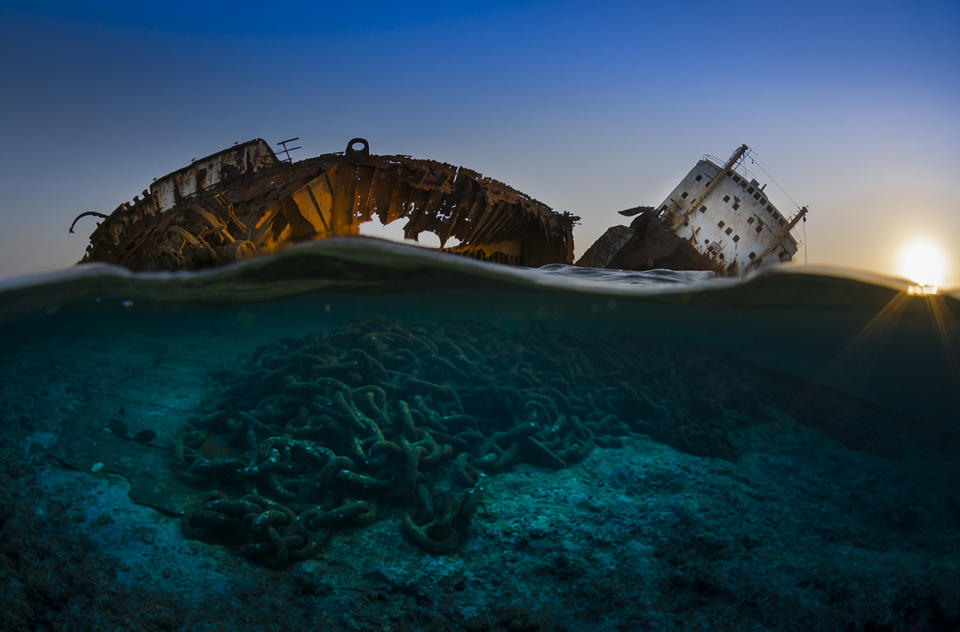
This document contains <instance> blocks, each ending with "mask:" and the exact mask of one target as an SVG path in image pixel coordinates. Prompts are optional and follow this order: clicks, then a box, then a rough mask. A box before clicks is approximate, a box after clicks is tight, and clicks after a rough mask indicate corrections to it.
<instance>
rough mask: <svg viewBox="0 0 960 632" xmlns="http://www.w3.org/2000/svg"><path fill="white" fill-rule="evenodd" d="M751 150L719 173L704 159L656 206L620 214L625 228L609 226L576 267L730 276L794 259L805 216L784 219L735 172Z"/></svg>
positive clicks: (760, 189) (759, 189)
mask: <svg viewBox="0 0 960 632" xmlns="http://www.w3.org/2000/svg"><path fill="white" fill-rule="evenodd" d="M748 151H749V148H748V147H747V146H746V145H741V146H740V147H739V148H738V149H737V150H736V151H734V152H733V154H732V155H731V156H730V158H729V159H728V160H727V161H726V162H725V163H724V164H723V166H720V164H719V162H720V161H719V160H717V159H714V158H712V157H709V156H705V157H704V158H703V159H702V160H700V161H699V162H698V163H697V164H696V165H694V167H693V168H692V169H691V170H690V172H689V173H687V175H686V176H685V177H684V178H683V180H681V181H680V183H679V184H678V185H677V186H676V187H675V188H674V189H673V191H671V192H670V194H669V195H667V197H666V199H665V200H664V201H663V202H662V203H661V204H660V206H658V207H652V206H637V207H634V208H630V209H626V210H624V211H620V214H621V215H624V216H627V217H633V216H635V217H634V219H633V221H632V222H631V224H630V226H629V227H627V226H613V227H611V228H609V229H607V231H606V232H605V233H604V234H603V235H602V236H601V237H600V238H599V239H598V240H597V241H596V242H594V244H593V245H592V246H590V248H588V249H587V251H586V252H584V254H583V256H582V257H580V259H579V260H578V261H577V265H581V266H587V267H595V268H620V269H627V270H650V269H653V268H668V269H673V270H712V271H714V272H716V273H717V274H722V275H728V276H736V275H737V274H742V273H744V272H747V271H749V270H751V269H753V268H756V267H759V266H762V265H769V264H771V263H776V262H782V261H790V260H792V259H793V256H794V255H795V254H796V252H797V248H798V244H797V240H796V239H794V237H793V236H792V235H791V231H792V230H793V228H794V227H795V226H796V225H797V223H798V222H800V221H801V220H803V219H804V218H805V217H806V214H807V208H806V207H803V208H800V209H798V212H797V213H796V214H795V215H794V216H793V217H792V218H790V219H787V218H786V217H784V216H783V215H782V214H781V213H780V211H779V210H777V208H776V207H775V206H774V205H773V203H772V202H771V201H770V200H769V199H768V198H767V196H766V194H765V192H764V189H765V188H766V185H761V184H760V183H759V182H757V180H756V179H753V178H749V179H748V177H746V176H744V175H743V174H741V173H740V172H739V171H738V170H737V167H738V165H739V164H740V163H741V162H742V160H743V158H744V157H745V156H746V155H747V152H748Z"/></svg>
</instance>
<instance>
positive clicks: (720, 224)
mask: <svg viewBox="0 0 960 632" xmlns="http://www.w3.org/2000/svg"><path fill="white" fill-rule="evenodd" d="M717 226H719V227H720V228H723V227H724V226H726V224H724V223H723V220H721V221H720V223H719V224H717Z"/></svg>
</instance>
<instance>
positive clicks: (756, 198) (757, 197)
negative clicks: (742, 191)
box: [753, 193, 763, 204]
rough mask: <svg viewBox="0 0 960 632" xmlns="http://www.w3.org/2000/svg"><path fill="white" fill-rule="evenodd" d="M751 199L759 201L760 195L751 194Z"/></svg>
mask: <svg viewBox="0 0 960 632" xmlns="http://www.w3.org/2000/svg"><path fill="white" fill-rule="evenodd" d="M753 199H754V200H759V199H760V194H759V193H754V194H753ZM761 204H763V203H762V202H761Z"/></svg>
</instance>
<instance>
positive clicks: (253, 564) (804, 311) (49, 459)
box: [0, 240, 960, 631]
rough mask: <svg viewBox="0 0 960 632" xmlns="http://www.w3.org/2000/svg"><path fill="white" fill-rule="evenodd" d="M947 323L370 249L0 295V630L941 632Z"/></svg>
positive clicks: (805, 284) (809, 295)
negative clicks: (1, 600)
mask: <svg viewBox="0 0 960 632" xmlns="http://www.w3.org/2000/svg"><path fill="white" fill-rule="evenodd" d="M958 307H960V306H958V299H957V296H956V295H955V294H945V295H938V296H914V295H911V294H909V293H908V289H907V287H906V285H904V284H900V283H898V282H896V281H892V280H887V279H876V278H874V279H870V278H864V277H862V276H856V275H853V274H851V273H843V274H838V273H837V272H836V271H824V270H811V269H793V270H790V271H775V272H772V273H766V274H762V275H758V276H755V277H752V278H750V279H748V280H747V281H745V282H732V281H729V280H722V279H721V280H717V279H710V278H707V277H705V276H704V275H702V274H696V273H695V274H687V273H671V272H666V271H655V272H653V273H616V272H611V271H591V270H583V269H575V268H568V267H562V266H559V267H558V266H552V267H549V268H547V269H542V270H521V269H513V268H504V267H502V266H496V265H490V264H480V263H477V262H473V261H469V260H464V259H462V258H457V257H453V256H445V255H437V254H433V253H428V252H424V251H422V250H418V249H413V248H409V247H404V246H395V245H387V244H382V243H379V242H373V241H367V240H331V242H329V243H327V242H321V243H319V244H314V245H311V246H308V247H306V248H293V249H291V250H289V251H285V252H283V253H281V254H280V255H278V256H275V257H270V258H264V259H259V260H255V261H251V262H248V263H246V264H243V265H240V266H235V267H232V268H228V269H224V270H219V271H215V272H204V273H193V274H159V275H132V274H130V273H127V272H124V271H121V270H116V269H110V268H104V267H89V268H88V267H81V268H78V269H75V270H71V271H69V272H66V273H62V274H58V275H48V276H45V277H41V278H36V279H34V280H32V281H30V282H26V281H22V280H21V281H8V282H5V287H2V288H0V319H2V330H0V331H2V333H0V353H2V362H0V378H2V380H0V394H2V396H0V402H2V403H0V419H2V425H0V433H2V442H0V465H2V467H0V500H2V502H0V507H2V510H0V534H2V537H0V547H2V552H0V592H2V594H3V595H4V596H5V597H4V598H5V605H4V607H3V608H2V609H0V628H3V629H10V630H88V629H131V630H221V629H222V630H287V629H293V628H295V627H298V628H300V629H329V630H384V629H400V630H477V631H480V630H618V631H620V630H648V629H649V630H689V629H711V630H769V629H776V630H889V631H896V630H903V631H907V630H910V631H927V630H955V629H960V565H958V564H960V548H958V547H957V541H958V539H957V534H958V532H960V448H958V441H957V440H958V438H960V426H958V420H960V368H958V359H957V349H958V348H960V347H958V344H960V327H958V319H957V313H958Z"/></svg>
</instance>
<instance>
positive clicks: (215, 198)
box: [70, 138, 580, 270]
mask: <svg viewBox="0 0 960 632" xmlns="http://www.w3.org/2000/svg"><path fill="white" fill-rule="evenodd" d="M294 140H295V139H294ZM287 155H288V156H289V154H287ZM88 215H93V216H97V217H100V218H103V221H102V222H101V223H100V224H99V225H98V226H97V228H96V230H95V231H94V232H93V234H92V235H91V236H90V245H89V246H88V247H87V251H86V254H85V255H84V257H83V259H82V260H81V262H80V263H86V262H93V261H100V262H106V263H113V264H119V265H122V266H125V267H127V268H130V269H133V270H178V269H198V268H205V267H211V266H218V265H223V264H227V263H231V262H234V261H237V260H240V259H245V258H249V257H251V256H254V255H261V254H268V253H272V252H275V251H277V250H279V249H281V248H283V247H285V246H288V245H291V244H293V243H297V242H304V241H310V240H317V239H325V238H328V237H339V236H348V235H357V234H359V231H360V225H361V224H363V223H364V222H368V221H370V220H371V219H374V218H376V219H379V221H380V222H381V223H383V224H384V225H386V224H389V223H391V222H393V221H396V220H398V219H401V218H408V220H409V221H408V222H407V224H406V225H405V227H404V235H405V237H407V238H410V239H416V237H417V235H418V234H420V233H421V232H424V231H432V232H434V233H436V235H437V236H438V237H439V238H440V247H441V250H443V251H445V252H452V253H457V254H461V255H466V256H470V257H474V258H478V259H483V260H488V261H496V262H500V263H508V264H514V265H525V266H540V265H544V264H548V263H567V264H569V263H572V262H573V226H574V224H576V223H577V221H578V220H579V219H580V218H578V217H576V216H575V215H572V214H571V213H559V212H555V211H553V210H552V209H551V208H550V207H549V206H547V205H546V204H543V203H542V202H539V201H537V200H535V199H533V198H531V197H529V196H527V195H525V194H523V193H521V192H519V191H517V190H515V189H513V188H511V187H509V186H507V185H506V184H504V183H502V182H499V181H497V180H493V179H491V178H485V177H483V176H482V175H481V174H480V173H478V172H476V171H472V170H470V169H466V168H464V167H457V166H455V165H450V164H446V163H442V162H437V161H433V160H424V159H417V158H411V157H409V156H399V155H397V156H376V155H371V154H370V151H369V144H368V143H367V141H366V140H364V139H362V138H355V139H352V140H351V141H350V142H349V143H348V144H347V148H346V150H345V151H344V152H338V153H331V154H324V155H321V156H317V157H315V158H309V159H306V160H302V161H299V162H292V161H289V158H288V160H281V159H279V158H277V156H276V155H275V154H274V152H273V151H272V150H271V149H270V146H269V145H268V144H267V143H266V142H265V141H264V140H262V139H254V140H251V141H248V142H245V143H242V144H237V145H234V146H233V147H230V148H227V149H224V150H222V151H220V152H217V153H215V154H211V155H210V156H207V157H205V158H202V159H200V160H195V161H193V162H192V163H191V164H190V165H189V166H187V167H184V168H182V169H179V170H178V171H174V172H173V173H170V174H168V175H166V176H164V177H163V178H159V179H157V180H156V181H154V182H153V184H152V185H151V186H150V188H149V189H148V190H144V191H143V193H142V197H141V196H136V197H134V199H133V201H132V202H129V203H124V204H121V205H120V206H118V207H117V208H116V210H114V211H113V213H111V214H109V215H106V214H103V213H96V212H91V211H88V212H85V213H81V214H80V215H78V216H77V218H76V219H75V220H74V225H75V224H76V222H77V220H78V219H80V218H81V217H84V216H88ZM70 230H71V232H72V231H73V225H71V227H70ZM451 240H456V241H457V243H456V245H450V246H446V244H447V243H448V242H450V241H451Z"/></svg>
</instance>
